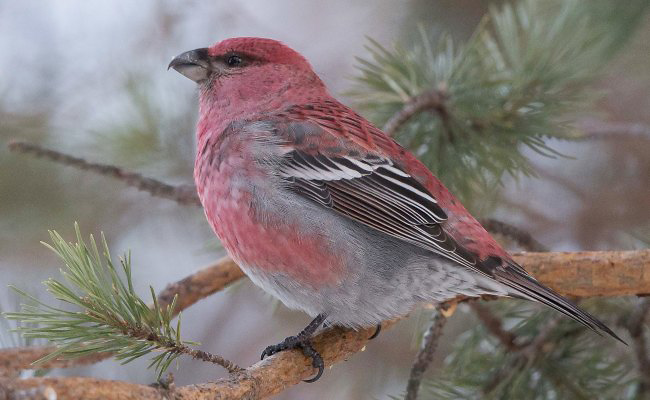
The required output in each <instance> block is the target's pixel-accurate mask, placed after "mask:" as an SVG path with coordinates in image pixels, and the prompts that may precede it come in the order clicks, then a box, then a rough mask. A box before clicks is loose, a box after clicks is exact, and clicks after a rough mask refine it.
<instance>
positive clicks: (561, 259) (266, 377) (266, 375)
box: [0, 250, 650, 400]
mask: <svg viewBox="0 0 650 400" xmlns="http://www.w3.org/2000/svg"><path fill="white" fill-rule="evenodd" d="M515 260H516V261H517V262H519V263H521V264H522V265H524V266H526V268H527V269H528V270H529V271H530V272H531V273H532V274H533V275H534V276H536V277H538V278H539V279H540V280H541V281H542V282H544V283H545V284H548V285H549V286H551V287H553V288H554V289H556V290H558V291H560V292H561V293H563V294H565V295H572V296H615V295H637V294H647V293H650V250H640V251H626V252H579V253H522V254H517V255H515ZM220 265H221V267H218V269H219V270H218V271H217V273H215V275H214V276H222V277H229V278H224V282H226V281H227V280H228V279H233V280H234V279H237V278H238V277H241V276H242V274H241V271H239V269H238V268H237V267H236V265H235V264H234V263H233V262H232V261H230V260H222V262H221V264H220ZM212 268H217V267H216V266H215V267H212ZM221 268H223V269H221ZM199 273H206V272H205V271H200V272H199ZM204 276H210V275H204ZM185 281H187V282H193V285H196V286H195V287H194V289H193V290H190V291H187V292H186V296H195V297H194V298H195V299H194V300H192V301H189V302H186V301H184V300H182V299H180V298H179V304H180V305H183V304H184V305H185V306H188V305H190V304H191V303H193V302H194V301H196V299H198V298H201V297H202V296H205V295H207V294H209V293H212V292H213V291H215V290H216V289H217V287H216V285H215V286H212V285H211V282H210V279H207V280H203V279H198V278H195V279H192V278H191V277H190V278H186V279H185ZM228 283H229V282H228ZM204 285H205V286H204ZM210 286H212V289H208V290H203V287H210ZM183 287H184V286H183ZM171 292H173V290H172V291H171ZM163 293H165V291H163ZM161 295H162V293H161ZM179 297H182V296H179ZM394 322H395V321H389V322H386V323H384V325H383V326H384V328H387V327H388V326H389V325H390V324H392V323H394ZM374 330H375V329H374V328H372V329H368V330H362V331H359V332H352V331H347V330H343V329H340V328H330V329H327V330H325V331H324V332H323V333H321V334H319V335H317V337H316V338H315V340H314V343H315V347H316V349H317V350H318V351H319V352H320V353H321V354H322V355H323V359H324V360H325V363H326V365H332V364H333V363H335V362H338V361H340V360H344V359H347V358H348V357H350V356H352V355H353V354H354V353H356V352H358V351H360V350H361V348H363V346H365V345H366V343H367V339H368V337H370V336H371V335H372V334H373V333H374ZM533 347H535V346H533ZM5 352H6V351H5ZM526 354H528V353H526ZM7 356H10V357H14V356H20V354H17V353H15V352H14V353H11V354H7V353H4V355H3V351H0V365H7V362H9V363H12V361H10V360H9V361H8V358H7ZM32 356H33V355H32ZM33 360H34V358H31V359H29V361H27V360H25V359H23V363H22V364H16V363H15V362H14V363H12V364H9V365H13V366H14V368H17V367H18V366H20V368H24V367H25V365H26V364H25V361H27V365H28V364H29V362H31V361H33ZM49 366H50V367H55V366H59V365H56V364H55V365H49ZM312 373H313V370H312V368H311V366H310V362H309V360H307V359H306V358H305V357H304V356H303V355H302V354H301V353H299V352H297V351H290V352H282V353H279V354H277V355H274V356H273V357H269V358H267V359H265V360H264V361H261V362H259V363H257V364H255V365H253V366H251V367H249V368H247V369H246V375H240V376H236V377H232V378H230V379H227V380H221V381H218V382H216V383H210V384H202V385H194V386H187V387H184V388H178V389H176V391H175V396H176V398H179V399H200V398H214V397H215V396H217V394H219V396H221V397H219V398H222V399H235V398H242V397H244V398H246V396H249V398H259V397H264V396H269V395H272V394H275V393H279V392H281V391H282V390H284V389H285V388H286V387H288V386H291V385H295V384H297V383H299V382H300V381H301V380H302V379H305V378H307V377H309V376H310V374H312ZM49 379H53V378H49ZM71 379H80V378H56V379H55V381H56V385H58V386H56V387H57V388H58V389H56V390H57V393H61V395H60V396H59V399H64V398H91V399H92V398H97V397H92V395H91V394H92V393H91V391H92V390H95V389H93V387H100V386H101V385H103V384H102V383H101V382H102V381H97V380H87V382H92V385H88V386H87V387H81V386H83V385H80V382H82V381H77V380H71ZM4 382H7V381H0V400H2V399H3V398H2V395H1V393H2V391H1V390H2V387H3V385H4V386H5V387H7V385H9V387H15V385H19V387H22V388H29V387H31V388H33V387H42V386H43V385H54V383H52V382H51V381H47V380H45V379H44V378H33V379H29V380H23V381H16V382H11V383H4ZM48 382H49V383H48ZM83 382H86V381H83ZM114 384H115V383H113V382H111V383H110V384H108V383H107V384H106V388H108V387H111V386H110V385H114ZM11 385H14V386H11ZM98 385H99V386H98ZM120 385H128V384H122V383H120ZM131 386H133V385H129V386H126V387H131ZM53 387H54V386H53ZM120 387H122V386H120ZM136 388H137V390H136ZM82 390H85V391H86V392H83V394H84V395H82V396H73V395H71V396H70V397H66V395H64V393H68V394H69V393H81V392H79V391H82ZM143 390H144V391H145V392H146V393H145V392H142V393H145V395H146V396H149V397H139V398H144V399H148V398H151V399H155V398H160V397H156V396H159V392H157V391H156V390H155V389H153V388H148V387H145V386H138V385H135V388H134V389H133V390H131V391H130V393H140V392H138V391H143ZM74 391H76V392H74ZM145 395H143V396H145ZM191 396H194V397H191ZM200 396H204V397H200ZM210 396H212V397H210ZM105 398H107V399H111V398H118V397H105ZM122 398H125V399H130V398H134V397H122Z"/></svg>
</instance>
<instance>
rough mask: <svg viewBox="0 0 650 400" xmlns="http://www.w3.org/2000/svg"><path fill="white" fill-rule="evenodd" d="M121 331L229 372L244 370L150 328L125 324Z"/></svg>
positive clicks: (221, 358) (218, 356)
mask: <svg viewBox="0 0 650 400" xmlns="http://www.w3.org/2000/svg"><path fill="white" fill-rule="evenodd" d="M122 333H123V334H124V335H126V336H130V337H133V338H136V339H141V340H146V341H148V342H152V343H156V344H157V345H158V346H159V347H160V348H161V349H164V350H167V351H171V352H173V353H179V354H186V355H189V356H190V357H192V358H194V359H196V360H201V361H204V362H209V363H212V364H217V365H220V366H222V367H224V368H225V369H226V370H227V371H228V372H229V373H231V374H235V373H241V372H243V371H244V368H242V367H240V366H239V365H237V364H235V363H233V362H232V361H230V360H227V359H225V358H223V357H221V356H220V355H217V354H212V353H208V352H207V351H203V350H197V349H193V348H191V347H189V346H187V345H185V344H179V343H177V342H176V341H174V340H171V339H169V338H164V337H161V336H160V335H159V334H158V333H156V332H154V331H151V330H147V329H143V328H141V327H132V326H125V327H124V329H123V331H122Z"/></svg>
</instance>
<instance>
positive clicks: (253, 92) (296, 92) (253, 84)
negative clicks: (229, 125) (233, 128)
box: [169, 37, 324, 111]
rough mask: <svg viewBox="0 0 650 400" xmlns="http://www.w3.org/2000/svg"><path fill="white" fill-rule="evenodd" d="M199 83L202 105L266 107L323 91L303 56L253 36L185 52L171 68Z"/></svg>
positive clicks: (173, 61)
mask: <svg viewBox="0 0 650 400" xmlns="http://www.w3.org/2000/svg"><path fill="white" fill-rule="evenodd" d="M169 68H174V69H175V70H176V71H178V72H179V73H181V74H183V75H184V76H186V77H188V78H190V79H191V80H193V81H195V82H197V83H198V84H199V88H200V96H201V103H205V102H209V103H210V104H213V103H217V104H220V105H221V107H222V108H224V107H244V108H251V107H252V108H257V109H258V111H261V110H260V108H264V106H265V105H266V104H268V103H269V102H271V103H275V106H277V102H278V101H279V100H278V99H281V98H287V97H290V98H296V97H305V96H307V97H309V96H310V93H311V94H312V95H314V94H316V93H318V92H321V91H323V90H324V85H323V83H322V81H321V80H320V79H319V78H318V76H317V75H316V73H314V71H313V70H312V67H311V65H309V63H308V62H307V60H306V59H305V58H304V57H303V56H302V55H300V53H298V52H296V51H294V50H292V49H290V48H289V47H287V46H286V45H284V44H283V43H281V42H278V41H276V40H272V39H262V38H253V37H242V38H232V39H226V40H223V41H221V42H219V43H217V44H215V45H213V46H212V47H208V48H201V49H196V50H191V51H187V52H185V53H182V54H180V55H178V56H177V57H175V58H174V59H173V60H172V61H171V63H170V64H169Z"/></svg>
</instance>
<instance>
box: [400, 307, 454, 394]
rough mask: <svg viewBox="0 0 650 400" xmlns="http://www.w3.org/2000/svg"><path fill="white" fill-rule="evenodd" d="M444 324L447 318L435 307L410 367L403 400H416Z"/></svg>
mask: <svg viewBox="0 0 650 400" xmlns="http://www.w3.org/2000/svg"><path fill="white" fill-rule="evenodd" d="M446 323H447V317H446V316H445V315H444V313H443V311H442V310H441V308H440V307H436V309H435V310H434V312H433V315H432V316H431V325H430V326H429V328H428V329H427V331H426V332H425V334H424V337H423V338H422V345H421V347H420V350H419V351H418V354H417V355H416V356H415V361H414V362H413V366H412V367H411V373H410V375H409V380H408V384H407V386H406V396H405V400H416V399H417V397H418V391H419V389H420V384H421V382H422V377H423V376H424V373H425V372H426V371H427V369H428V368H429V365H430V364H431V362H432V361H433V356H434V354H435V352H436V348H437V347H438V339H440V336H441V335H442V330H443V328H444V327H445V324H446Z"/></svg>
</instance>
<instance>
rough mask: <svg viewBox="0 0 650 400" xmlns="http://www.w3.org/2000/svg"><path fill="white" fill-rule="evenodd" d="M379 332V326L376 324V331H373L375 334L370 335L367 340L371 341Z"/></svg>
mask: <svg viewBox="0 0 650 400" xmlns="http://www.w3.org/2000/svg"><path fill="white" fill-rule="evenodd" d="M379 332H381V324H377V330H376V331H375V333H373V334H372V336H370V337H369V338H368V340H372V339H374V338H376V337H377V336H379Z"/></svg>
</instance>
